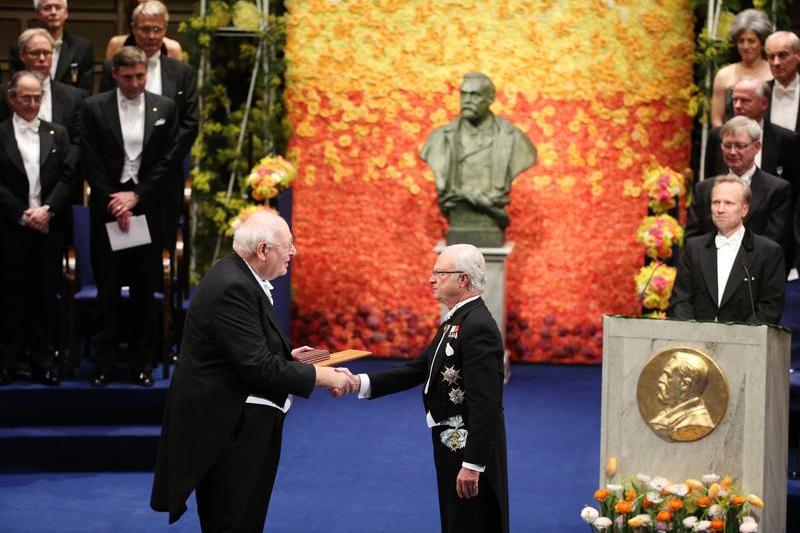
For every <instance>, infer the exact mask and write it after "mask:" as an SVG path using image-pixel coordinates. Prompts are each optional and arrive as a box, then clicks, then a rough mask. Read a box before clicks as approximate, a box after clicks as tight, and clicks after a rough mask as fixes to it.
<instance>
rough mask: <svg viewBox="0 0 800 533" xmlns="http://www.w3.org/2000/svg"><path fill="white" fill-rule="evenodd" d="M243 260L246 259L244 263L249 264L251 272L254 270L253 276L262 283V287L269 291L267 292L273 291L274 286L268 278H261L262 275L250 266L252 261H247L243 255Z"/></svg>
mask: <svg viewBox="0 0 800 533" xmlns="http://www.w3.org/2000/svg"><path fill="white" fill-rule="evenodd" d="M240 257H241V256H240ZM242 261H244V264H245V265H247V268H249V269H250V272H252V274H253V277H255V278H256V281H257V282H258V284H259V285H261V288H262V289H264V292H267V293H269V292H271V291H272V289H273V288H274V287H273V286H272V283H270V282H269V280H268V279H261V276H259V275H258V273H257V272H256V271H255V270H253V267H251V266H250V263H248V262H247V261H245V259H244V258H243V257H242Z"/></svg>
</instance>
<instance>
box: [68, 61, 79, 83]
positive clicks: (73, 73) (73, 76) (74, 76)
mask: <svg viewBox="0 0 800 533" xmlns="http://www.w3.org/2000/svg"><path fill="white" fill-rule="evenodd" d="M69 80H70V83H72V84H73V85H74V84H76V83H78V64H77V63H70V65H69Z"/></svg>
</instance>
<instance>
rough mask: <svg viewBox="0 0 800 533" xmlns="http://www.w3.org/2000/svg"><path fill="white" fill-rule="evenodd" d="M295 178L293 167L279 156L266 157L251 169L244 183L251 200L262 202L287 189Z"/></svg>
mask: <svg viewBox="0 0 800 533" xmlns="http://www.w3.org/2000/svg"><path fill="white" fill-rule="evenodd" d="M296 176H297V170H296V169H295V168H294V165H292V164H291V163H290V162H288V161H287V160H285V159H284V158H282V157H281V156H279V155H276V156H269V155H268V156H267V157H264V158H263V159H262V160H261V161H259V162H258V163H257V164H256V166H254V167H253V169H252V170H251V171H250V175H249V176H247V177H246V178H245V180H244V181H245V185H246V186H247V187H249V188H250V195H251V196H252V197H253V199H254V200H255V201H257V202H263V201H265V200H269V199H270V198H275V197H276V196H278V194H280V192H281V191H283V190H285V189H287V188H288V187H289V185H290V184H291V183H292V181H293V180H294V178H295V177H296Z"/></svg>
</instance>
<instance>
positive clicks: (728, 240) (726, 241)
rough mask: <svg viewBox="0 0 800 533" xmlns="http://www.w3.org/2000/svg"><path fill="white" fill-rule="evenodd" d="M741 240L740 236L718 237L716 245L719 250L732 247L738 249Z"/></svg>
mask: <svg viewBox="0 0 800 533" xmlns="http://www.w3.org/2000/svg"><path fill="white" fill-rule="evenodd" d="M739 241H740V238H739V237H738V236H731V237H725V236H724V235H717V236H716V237H714V243H715V244H716V245H717V250H719V249H720V248H724V247H726V246H730V247H731V248H736V247H737V246H739Z"/></svg>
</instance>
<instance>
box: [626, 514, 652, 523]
mask: <svg viewBox="0 0 800 533" xmlns="http://www.w3.org/2000/svg"><path fill="white" fill-rule="evenodd" d="M633 518H635V519H636V520H638V521H640V522H641V523H642V525H643V526H646V525H648V524H649V523H650V515H649V514H637V515H636V516H634V517H633ZM629 521H630V520H629Z"/></svg>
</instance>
